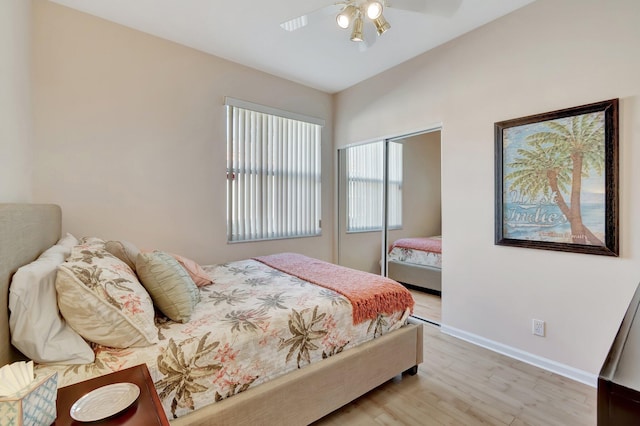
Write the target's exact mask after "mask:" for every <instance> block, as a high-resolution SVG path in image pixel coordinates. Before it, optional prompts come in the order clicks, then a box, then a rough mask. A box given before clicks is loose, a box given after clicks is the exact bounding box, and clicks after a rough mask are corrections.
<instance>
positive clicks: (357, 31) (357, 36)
mask: <svg viewBox="0 0 640 426" xmlns="http://www.w3.org/2000/svg"><path fill="white" fill-rule="evenodd" d="M362 25H363V23H362V16H361V15H358V16H357V17H356V20H355V21H353V31H352V32H351V41H363V40H364V35H363V34H362Z"/></svg>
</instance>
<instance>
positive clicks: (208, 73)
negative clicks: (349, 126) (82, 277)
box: [33, 0, 333, 263]
mask: <svg viewBox="0 0 640 426" xmlns="http://www.w3.org/2000/svg"><path fill="white" fill-rule="evenodd" d="M33 37H34V71H35V72H34V78H33V91H34V94H35V98H34V112H35V148H36V159H35V174H34V198H35V200H36V201H50V202H55V203H58V204H60V205H61V206H62V209H63V227H64V228H65V230H67V231H70V232H72V233H74V234H77V235H78V236H82V235H96V236H99V237H103V238H108V239H127V240H130V241H132V242H133V243H135V244H137V245H138V246H140V247H142V248H157V249H163V250H167V251H173V252H177V253H181V254H183V255H185V256H189V257H192V258H194V259H195V260H197V261H199V262H202V263H214V262H216V263H217V262H223V261H229V260H234V259H240V258H246V257H249V256H255V255H260V254H266V253H272V252H279V251H297V252H301V253H304V254H307V255H310V256H315V257H318V258H321V259H326V260H331V259H332V249H333V247H332V241H333V232H332V229H333V217H332V216H333V199H332V191H333V169H332V166H333V165H332V152H333V147H332V144H331V134H332V122H331V118H332V116H331V113H332V98H331V96H330V95H328V94H326V93H323V92H319V91H316V90H313V89H310V88H307V87H304V86H301V85H298V84H295V83H291V82H289V81H286V80H283V79H279V78H276V77H273V76H270V75H268V74H264V73H261V72H258V71H255V70H252V69H250V68H246V67H243V66H240V65H237V64H234V63H231V62H228V61H226V60H223V59H220V58H217V57H214V56H211V55H207V54H204V53H201V52H198V51H196V50H193V49H190V48H187V47H183V46H180V45H178V44H175V43H171V42H168V41H165V40H162V39H159V38H156V37H153V36H149V35H146V34H143V33H141V32H138V31H134V30H131V29H127V28H125V27H122V26H119V25H116V24H113V23H110V22H107V21H104V20H100V19H97V18H95V17H92V16H89V15H85V14H83V13H80V12H77V11H74V10H71V9H67V8H65V7H63V6H59V5H57V4H54V3H50V2H48V1H44V0H35V1H34V33H33ZM225 96H232V97H235V98H238V99H243V100H247V101H251V102H256V103H259V104H264V105H269V106H272V107H276V108H281V109H284V110H288V111H294V112H297V113H301V114H306V115H310V116H314V117H319V118H323V119H325V120H326V123H327V125H326V127H325V128H324V130H323V141H322V144H323V147H322V167H323V169H322V173H323V188H322V206H323V212H322V223H323V235H322V236H321V237H314V238H303V239H295V240H279V241H276V242H260V243H241V244H232V245H229V244H227V243H226V235H225V231H224V230H225V227H226V222H225V217H226V207H225V203H226V201H225V200H226V195H225V194H226V180H225V168H226V128H225V125H226V118H225V108H224V107H223V100H224V97H225Z"/></svg>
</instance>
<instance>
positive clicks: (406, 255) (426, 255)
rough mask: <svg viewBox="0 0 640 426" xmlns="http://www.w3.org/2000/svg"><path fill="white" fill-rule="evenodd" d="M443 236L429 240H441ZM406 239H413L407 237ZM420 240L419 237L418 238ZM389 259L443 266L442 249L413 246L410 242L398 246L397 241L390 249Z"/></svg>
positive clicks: (437, 266) (436, 266)
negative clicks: (425, 248) (433, 249)
mask: <svg viewBox="0 0 640 426" xmlns="http://www.w3.org/2000/svg"><path fill="white" fill-rule="evenodd" d="M439 239H441V237H439V236H438V237H430V238H428V240H434V241H436V240H439ZM406 240H411V239H409V238H407V239H406ZM416 240H419V239H416ZM389 260H394V261H397V262H404V263H413V264H415V265H422V266H432V267H435V268H442V253H441V249H439V250H435V251H429V250H423V249H418V248H412V247H411V246H410V245H408V244H401V245H400V246H397V245H396V244H395V243H394V244H393V245H392V247H391V250H390V251H389Z"/></svg>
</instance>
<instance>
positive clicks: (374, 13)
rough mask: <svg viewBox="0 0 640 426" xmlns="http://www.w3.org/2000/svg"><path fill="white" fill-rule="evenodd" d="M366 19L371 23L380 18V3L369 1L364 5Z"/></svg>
mask: <svg viewBox="0 0 640 426" xmlns="http://www.w3.org/2000/svg"><path fill="white" fill-rule="evenodd" d="M366 10H367V18H369V19H371V20H372V21H374V20H376V19H378V18H379V17H380V16H382V3H380V2H379V1H370V2H368V3H367V4H366Z"/></svg>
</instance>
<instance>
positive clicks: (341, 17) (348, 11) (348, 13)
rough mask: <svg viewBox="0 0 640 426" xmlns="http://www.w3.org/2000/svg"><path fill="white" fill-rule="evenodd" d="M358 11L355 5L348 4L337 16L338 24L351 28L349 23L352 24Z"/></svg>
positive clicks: (341, 26)
mask: <svg viewBox="0 0 640 426" xmlns="http://www.w3.org/2000/svg"><path fill="white" fill-rule="evenodd" d="M357 12H358V8H357V7H355V6H354V5H352V4H350V5H348V6H346V7H345V8H344V9H342V11H341V12H340V13H338V16H336V22H337V23H338V26H339V27H340V28H344V29H346V28H349V25H351V21H352V20H353V17H354V16H355V15H356V13H357Z"/></svg>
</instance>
